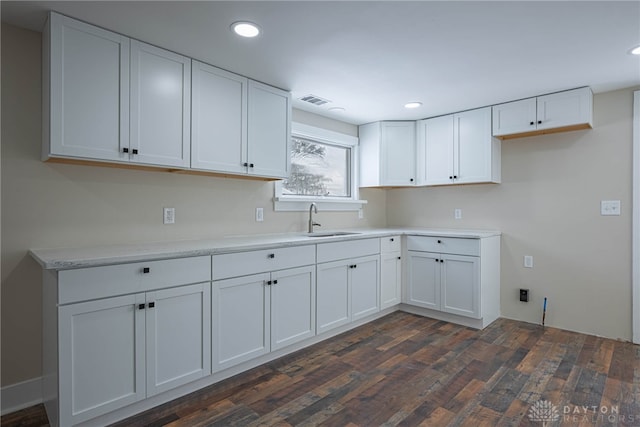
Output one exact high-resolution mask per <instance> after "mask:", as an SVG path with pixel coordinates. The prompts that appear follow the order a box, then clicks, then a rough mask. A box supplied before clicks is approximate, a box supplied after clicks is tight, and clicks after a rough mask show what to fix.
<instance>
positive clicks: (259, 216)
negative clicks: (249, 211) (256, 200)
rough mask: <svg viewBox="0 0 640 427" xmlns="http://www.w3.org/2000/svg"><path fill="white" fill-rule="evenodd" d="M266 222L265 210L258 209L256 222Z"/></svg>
mask: <svg viewBox="0 0 640 427" xmlns="http://www.w3.org/2000/svg"><path fill="white" fill-rule="evenodd" d="M262 221H264V209H263V208H256V222H262Z"/></svg>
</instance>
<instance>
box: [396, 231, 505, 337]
mask: <svg viewBox="0 0 640 427" xmlns="http://www.w3.org/2000/svg"><path fill="white" fill-rule="evenodd" d="M404 303H405V304H407V305H409V306H414V307H420V308H422V309H426V311H425V312H419V313H418V314H425V315H428V316H432V317H435V318H441V319H442V320H447V321H452V322H457V323H462V324H465V325H468V326H472V327H477V328H484V327H486V326H487V325H489V324H490V323H491V322H493V321H494V320H496V319H497V318H498V317H499V316H500V237H499V236H493V237H486V238H482V239H477V238H473V239H471V238H458V237H431V236H408V237H407V284H406V289H405V297H404ZM443 316H444V317H443Z"/></svg>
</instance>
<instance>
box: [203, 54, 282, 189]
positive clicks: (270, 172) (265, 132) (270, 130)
mask: <svg viewBox="0 0 640 427" xmlns="http://www.w3.org/2000/svg"><path fill="white" fill-rule="evenodd" d="M192 73H193V74H192V80H193V86H192V98H193V99H192V115H191V127H192V132H193V135H192V149H191V151H192V153H191V167H192V168H193V169H198V170H207V171H213V172H221V173H234V174H240V175H255V176H260V177H268V178H286V177H288V176H289V156H290V149H289V147H290V139H291V138H290V136H291V130H290V123H291V95H290V94H289V93H288V92H286V91H283V90H280V89H276V88H274V87H271V86H267V85H263V84H261V83H258V82H254V81H251V80H248V79H247V78H245V77H242V76H238V75H236V74H232V73H229V72H227V71H224V70H221V69H219V68H216V67H213V66H211V65H207V64H204V63H201V62H198V61H193V72H192Z"/></svg>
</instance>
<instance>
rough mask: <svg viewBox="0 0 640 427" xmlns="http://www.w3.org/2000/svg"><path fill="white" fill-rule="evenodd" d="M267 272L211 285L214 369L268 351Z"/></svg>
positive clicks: (268, 309) (234, 363) (223, 367)
mask: <svg viewBox="0 0 640 427" xmlns="http://www.w3.org/2000/svg"><path fill="white" fill-rule="evenodd" d="M269 280H270V276H269V273H264V274H255V275H253V276H245V277H237V278H233V279H227V280H219V281H215V282H213V298H212V300H213V304H212V313H213V319H212V330H213V343H212V349H213V352H212V353H213V370H214V371H220V370H222V369H225V368H228V367H230V366H234V365H237V364H238V363H241V362H244V361H246V360H250V359H253V358H255V357H258V356H261V355H263V354H266V353H268V352H269V344H270V337H269V331H270V330H271V325H270V319H271V312H270V308H271V302H270V300H269V289H268V285H267V282H268V281H269Z"/></svg>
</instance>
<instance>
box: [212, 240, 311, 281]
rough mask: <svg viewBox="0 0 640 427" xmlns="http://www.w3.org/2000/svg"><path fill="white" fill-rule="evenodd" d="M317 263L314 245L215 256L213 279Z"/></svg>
mask: <svg viewBox="0 0 640 427" xmlns="http://www.w3.org/2000/svg"><path fill="white" fill-rule="evenodd" d="M315 263H316V248H315V246H314V245H308V246H296V247H291V248H276V249H264V250H259V251H248V252H237V253H232V254H222V255H214V256H213V279H214V280H219V279H225V278H229V277H240V276H247V275H249V274H256V273H264V272H267V271H276V270H284V269H285V268H292V267H302V266H305V265H312V264H315Z"/></svg>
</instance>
